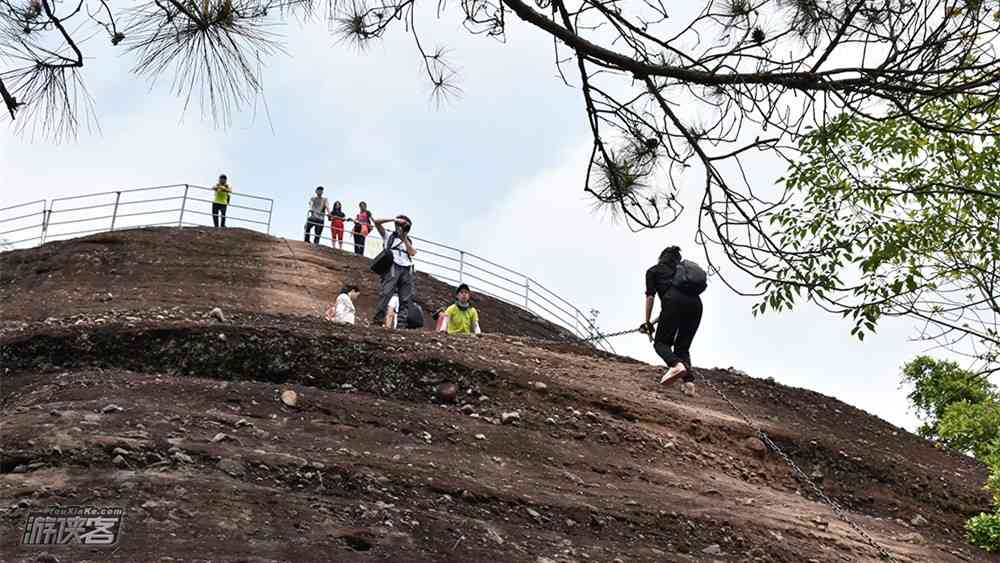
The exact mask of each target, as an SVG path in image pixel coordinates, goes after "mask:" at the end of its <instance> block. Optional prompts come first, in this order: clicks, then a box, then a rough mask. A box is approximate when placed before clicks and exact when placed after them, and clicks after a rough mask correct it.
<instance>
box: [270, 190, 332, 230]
mask: <svg viewBox="0 0 1000 563" xmlns="http://www.w3.org/2000/svg"><path fill="white" fill-rule="evenodd" d="M273 211H274V200H273V199H272V200H271V201H270V202H269V203H268V205H267V234H271V213H272V212H273ZM330 228H331V229H332V228H333V225H331V226H330Z"/></svg>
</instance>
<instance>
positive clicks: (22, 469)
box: [11, 465, 28, 473]
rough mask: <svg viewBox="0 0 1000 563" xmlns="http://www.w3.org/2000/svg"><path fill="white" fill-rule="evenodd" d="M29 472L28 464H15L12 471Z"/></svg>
mask: <svg viewBox="0 0 1000 563" xmlns="http://www.w3.org/2000/svg"><path fill="white" fill-rule="evenodd" d="M27 472H28V466H27V465H15V466H14V469H13V470H11V473H27Z"/></svg>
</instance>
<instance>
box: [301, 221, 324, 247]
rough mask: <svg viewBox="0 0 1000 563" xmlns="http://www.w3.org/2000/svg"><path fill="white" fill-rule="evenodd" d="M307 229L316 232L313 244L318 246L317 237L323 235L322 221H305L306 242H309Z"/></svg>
mask: <svg viewBox="0 0 1000 563" xmlns="http://www.w3.org/2000/svg"><path fill="white" fill-rule="evenodd" d="M309 229H315V230H316V236H314V237H313V243H315V244H319V237H320V236H321V235H322V234H323V219H309V220H307V221H306V239H305V240H306V242H309Z"/></svg>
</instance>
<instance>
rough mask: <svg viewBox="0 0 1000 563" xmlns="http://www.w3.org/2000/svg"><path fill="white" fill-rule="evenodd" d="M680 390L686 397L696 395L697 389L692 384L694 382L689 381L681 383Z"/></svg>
mask: <svg viewBox="0 0 1000 563" xmlns="http://www.w3.org/2000/svg"><path fill="white" fill-rule="evenodd" d="M681 392H683V393H684V394H685V395H687V396H688V397H697V396H698V389H697V388H696V387H695V386H694V383H691V382H690V381H688V382H686V383H682V384H681Z"/></svg>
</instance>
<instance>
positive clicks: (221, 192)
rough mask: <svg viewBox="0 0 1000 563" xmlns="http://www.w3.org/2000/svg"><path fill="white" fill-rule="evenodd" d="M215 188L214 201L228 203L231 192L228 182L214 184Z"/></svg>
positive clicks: (231, 188)
mask: <svg viewBox="0 0 1000 563" xmlns="http://www.w3.org/2000/svg"><path fill="white" fill-rule="evenodd" d="M212 189H213V190H215V203H229V194H230V193H232V191H233V187H232V186H230V185H229V184H225V185H223V184H216V185H215V187H214V188H212Z"/></svg>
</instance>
